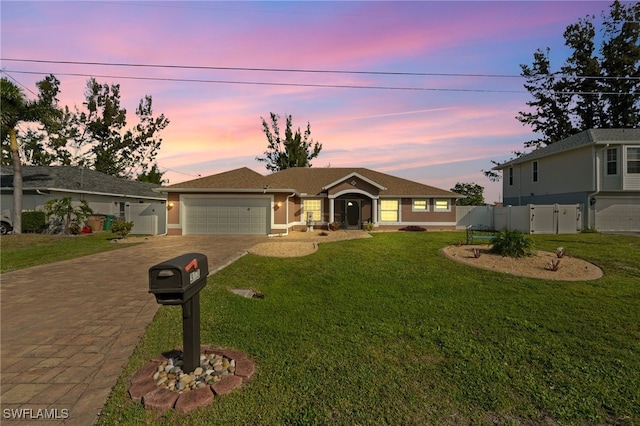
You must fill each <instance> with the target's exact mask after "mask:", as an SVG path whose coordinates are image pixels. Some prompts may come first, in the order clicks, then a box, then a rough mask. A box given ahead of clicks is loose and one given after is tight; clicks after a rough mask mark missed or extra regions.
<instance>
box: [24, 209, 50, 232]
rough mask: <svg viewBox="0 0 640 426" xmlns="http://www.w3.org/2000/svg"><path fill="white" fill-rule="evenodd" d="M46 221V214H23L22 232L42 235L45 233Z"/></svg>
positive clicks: (28, 212)
mask: <svg viewBox="0 0 640 426" xmlns="http://www.w3.org/2000/svg"><path fill="white" fill-rule="evenodd" d="M45 223H46V219H45V214H44V212H36V211H27V212H22V232H24V233H27V232H31V233H40V232H42V231H44V227H45Z"/></svg>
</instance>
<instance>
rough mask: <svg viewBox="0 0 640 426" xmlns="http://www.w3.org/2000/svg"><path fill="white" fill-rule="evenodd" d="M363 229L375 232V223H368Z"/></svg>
mask: <svg viewBox="0 0 640 426" xmlns="http://www.w3.org/2000/svg"><path fill="white" fill-rule="evenodd" d="M363 228H364V230H365V231H367V232H371V231H373V223H371V222H367V223H365V224H364V226H363Z"/></svg>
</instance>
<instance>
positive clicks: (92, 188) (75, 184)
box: [0, 166, 167, 235]
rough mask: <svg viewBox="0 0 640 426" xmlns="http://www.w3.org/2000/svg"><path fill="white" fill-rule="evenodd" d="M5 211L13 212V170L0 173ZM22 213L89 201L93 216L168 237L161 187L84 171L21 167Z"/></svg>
mask: <svg viewBox="0 0 640 426" xmlns="http://www.w3.org/2000/svg"><path fill="white" fill-rule="evenodd" d="M0 180H1V184H0V193H1V197H2V198H1V201H2V209H3V210H4V209H9V210H10V211H11V212H13V167H9V166H4V167H2V169H1V170H0ZM22 180H23V191H22V192H23V201H22V208H23V210H39V209H42V208H43V207H44V205H45V204H46V203H47V201H49V200H52V199H60V198H65V197H71V199H72V200H76V201H79V200H86V201H87V202H88V204H89V207H91V209H92V210H93V212H94V214H98V215H112V216H115V218H116V219H119V220H127V221H132V222H133V223H134V226H133V229H132V233H133V234H150V235H157V234H165V233H166V220H167V206H166V196H165V195H164V194H161V193H159V192H156V191H154V188H159V185H152V184H148V183H144V182H137V181H132V180H128V179H120V178H116V177H114V176H110V175H106V174H104V173H100V172H96V171H95V170H89V169H85V168H81V167H70V166H51V167H48V166H22Z"/></svg>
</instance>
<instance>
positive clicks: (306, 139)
mask: <svg viewBox="0 0 640 426" xmlns="http://www.w3.org/2000/svg"><path fill="white" fill-rule="evenodd" d="M285 117H286V129H285V133H284V134H285V137H284V139H282V137H281V136H280V128H279V127H278V119H279V118H280V116H279V115H276V114H275V113H273V112H272V113H271V128H269V125H268V124H267V122H266V121H265V119H264V118H262V117H260V118H261V119H262V130H263V132H264V134H265V135H266V137H267V141H268V142H269V144H268V146H267V150H266V151H265V152H264V155H265V156H264V157H256V160H257V161H262V162H265V163H267V164H266V167H267V170H269V171H271V172H277V171H280V170H284V169H288V168H290V167H311V160H313V159H314V158H316V157H317V156H318V154H320V151H321V150H322V144H321V143H319V142H314V141H313V139H311V124H310V123H307V130H305V132H304V135H302V134H301V133H300V128H298V130H296V132H295V133H293V131H292V130H291V115H285Z"/></svg>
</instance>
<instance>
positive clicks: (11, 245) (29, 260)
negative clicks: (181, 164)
mask: <svg viewBox="0 0 640 426" xmlns="http://www.w3.org/2000/svg"><path fill="white" fill-rule="evenodd" d="M114 238H116V235H115V234H113V233H111V232H100V233H96V234H89V235H43V234H11V235H3V236H2V237H0V272H10V271H15V270H18V269H23V268H30V267H32V266H38V265H44V264H47V263H52V262H59V261H61V260H68V259H74V258H76V257H80V256H86V255H89V254H95V253H100V252H103V251H107V250H113V249H117V248H120V247H123V245H122V244H113V243H112V242H111V240H112V239H114Z"/></svg>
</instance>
